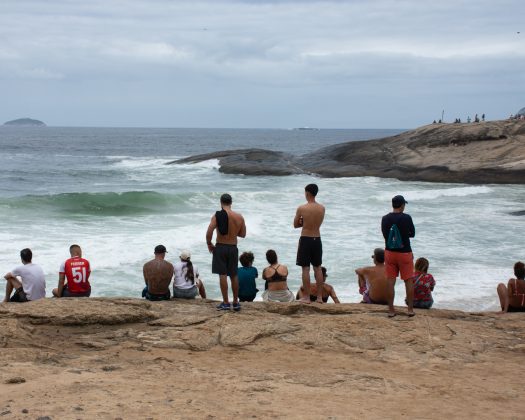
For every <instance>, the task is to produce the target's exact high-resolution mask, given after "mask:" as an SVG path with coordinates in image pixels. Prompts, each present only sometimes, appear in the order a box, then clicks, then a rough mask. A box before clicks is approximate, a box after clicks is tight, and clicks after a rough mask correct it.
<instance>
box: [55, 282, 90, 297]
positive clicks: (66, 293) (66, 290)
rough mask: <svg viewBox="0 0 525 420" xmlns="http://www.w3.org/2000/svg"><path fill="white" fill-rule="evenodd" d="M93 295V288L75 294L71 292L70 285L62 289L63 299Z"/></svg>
mask: <svg viewBox="0 0 525 420" xmlns="http://www.w3.org/2000/svg"><path fill="white" fill-rule="evenodd" d="M90 295H91V288H90V289H89V290H87V291H85V292H80V293H73V292H72V291H70V290H69V287H68V285H67V284H66V285H65V286H64V288H63V289H62V297H89V296H90Z"/></svg>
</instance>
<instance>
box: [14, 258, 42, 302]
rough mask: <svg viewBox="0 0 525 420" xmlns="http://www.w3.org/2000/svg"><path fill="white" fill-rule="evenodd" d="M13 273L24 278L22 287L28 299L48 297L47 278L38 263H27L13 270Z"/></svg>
mask: <svg viewBox="0 0 525 420" xmlns="http://www.w3.org/2000/svg"><path fill="white" fill-rule="evenodd" d="M11 274H12V275H13V276H16V277H20V278H21V279H22V288H23V289H24V292H25V294H26V296H27V299H28V300H37V299H42V298H44V297H46V278H45V275H44V270H42V267H40V266H39V265H38V264H33V263H29V264H25V265H21V266H19V267H16V268H15V269H13V270H11Z"/></svg>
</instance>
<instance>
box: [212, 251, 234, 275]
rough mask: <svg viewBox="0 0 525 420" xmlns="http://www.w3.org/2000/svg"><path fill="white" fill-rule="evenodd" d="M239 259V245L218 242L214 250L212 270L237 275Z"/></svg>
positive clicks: (214, 272) (222, 273) (216, 272)
mask: <svg viewBox="0 0 525 420" xmlns="http://www.w3.org/2000/svg"><path fill="white" fill-rule="evenodd" d="M238 261H239V250H238V249H237V245H228V244H216V245H215V249H214V250H213V260H212V263H211V272H212V273H213V274H219V275H228V276H230V277H232V276H236V275H237V263H238Z"/></svg>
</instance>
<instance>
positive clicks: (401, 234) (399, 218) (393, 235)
mask: <svg viewBox="0 0 525 420" xmlns="http://www.w3.org/2000/svg"><path fill="white" fill-rule="evenodd" d="M405 204H407V202H406V200H405V198H404V197H403V196H402V195H396V196H395V197H394V198H392V208H393V211H392V212H391V213H388V214H387V215H385V216H383V219H382V220H381V231H382V232H383V237H384V238H385V270H386V277H387V279H388V282H389V290H390V293H389V299H388V310H389V313H388V316H389V317H394V316H395V315H396V312H395V310H394V295H395V291H394V286H395V284H396V278H397V276H398V274H400V277H401V278H402V279H403V280H404V282H405V288H406V300H407V305H408V316H414V315H415V313H414V308H413V302H414V283H413V282H412V276H413V275H414V256H413V254H412V248H411V247H410V238H413V237H414V236H415V235H416V229H415V227H414V223H413V222H412V217H410V216H409V215H408V214H405V213H404V211H405Z"/></svg>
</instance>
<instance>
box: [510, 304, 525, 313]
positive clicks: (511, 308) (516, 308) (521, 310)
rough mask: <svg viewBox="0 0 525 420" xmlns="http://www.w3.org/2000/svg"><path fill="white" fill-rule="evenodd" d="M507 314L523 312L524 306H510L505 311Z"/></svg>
mask: <svg viewBox="0 0 525 420" xmlns="http://www.w3.org/2000/svg"><path fill="white" fill-rule="evenodd" d="M507 312H525V306H518V307H516V306H510V305H509V308H508V309H507Z"/></svg>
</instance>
